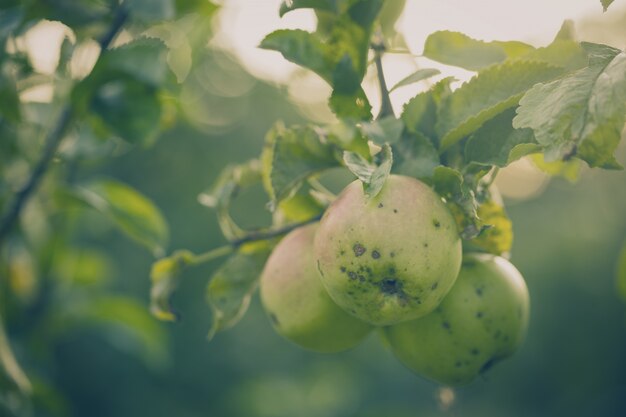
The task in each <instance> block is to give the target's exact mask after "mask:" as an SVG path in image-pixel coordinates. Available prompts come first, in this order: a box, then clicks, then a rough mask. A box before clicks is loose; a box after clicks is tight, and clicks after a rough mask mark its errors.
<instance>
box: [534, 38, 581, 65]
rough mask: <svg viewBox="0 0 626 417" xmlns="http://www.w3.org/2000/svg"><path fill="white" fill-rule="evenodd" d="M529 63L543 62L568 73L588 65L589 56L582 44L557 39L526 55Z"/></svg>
mask: <svg viewBox="0 0 626 417" xmlns="http://www.w3.org/2000/svg"><path fill="white" fill-rule="evenodd" d="M522 59H524V60H527V61H541V62H545V63H547V64H551V65H555V66H557V67H562V68H564V69H566V70H568V71H572V70H576V69H579V68H582V67H584V66H586V65H587V54H586V53H585V50H584V49H583V48H581V47H580V44H579V43H578V42H576V41H573V40H567V39H558V38H557V39H555V40H554V42H552V43H551V44H550V45H548V46H546V47H543V48H537V49H534V50H532V51H531V52H529V53H528V54H526V55H524V56H523V57H522Z"/></svg>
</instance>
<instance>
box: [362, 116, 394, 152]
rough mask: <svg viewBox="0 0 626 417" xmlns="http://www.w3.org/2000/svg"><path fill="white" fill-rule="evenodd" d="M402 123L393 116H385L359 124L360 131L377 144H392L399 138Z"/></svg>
mask: <svg viewBox="0 0 626 417" xmlns="http://www.w3.org/2000/svg"><path fill="white" fill-rule="evenodd" d="M403 129H404V124H403V123H402V120H399V119H396V118H395V117H385V118H383V119H379V120H375V121H373V122H366V123H362V124H361V132H362V133H363V135H364V136H366V137H367V138H369V139H370V140H371V141H372V142H374V143H375V144H377V145H384V144H385V143H389V144H393V143H395V142H397V141H398V140H399V139H400V135H401V134H402V130H403Z"/></svg>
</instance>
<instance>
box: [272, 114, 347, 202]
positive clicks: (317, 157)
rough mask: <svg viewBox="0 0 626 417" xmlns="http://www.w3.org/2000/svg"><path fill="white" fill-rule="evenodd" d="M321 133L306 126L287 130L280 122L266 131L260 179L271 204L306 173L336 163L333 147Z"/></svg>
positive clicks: (307, 174) (283, 196)
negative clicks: (261, 176) (268, 194)
mask: <svg viewBox="0 0 626 417" xmlns="http://www.w3.org/2000/svg"><path fill="white" fill-rule="evenodd" d="M321 133H322V132H320V131H318V130H315V129H313V128H311V127H308V126H295V127H292V128H289V129H287V128H285V127H284V126H283V125H281V124H277V125H275V126H274V128H273V129H271V130H270V131H269V132H268V134H267V136H266V142H265V148H264V150H263V156H262V158H263V161H264V166H263V178H264V184H266V186H269V189H268V192H269V193H270V197H271V198H272V201H273V202H274V204H277V203H279V202H280V201H282V200H283V199H285V198H287V197H289V196H290V195H291V193H293V192H294V191H295V190H296V189H297V188H298V187H299V186H300V185H301V184H302V181H304V180H305V179H306V178H308V177H309V176H311V175H313V174H315V173H318V172H320V171H322V170H324V169H327V168H332V167H335V166H340V164H339V161H338V160H337V157H336V153H335V149H336V148H335V147H334V146H333V145H331V144H329V143H327V142H325V141H324V138H323V135H322V134H321Z"/></svg>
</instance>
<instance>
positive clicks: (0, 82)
mask: <svg viewBox="0 0 626 417" xmlns="http://www.w3.org/2000/svg"><path fill="white" fill-rule="evenodd" d="M0 45H1V43H0ZM4 119H6V120H8V121H9V122H12V123H17V122H19V121H20V119H21V103H20V98H19V96H18V94H17V89H16V85H15V81H14V80H12V79H9V78H8V76H7V75H6V74H4V72H0V123H2V122H3V121H4Z"/></svg>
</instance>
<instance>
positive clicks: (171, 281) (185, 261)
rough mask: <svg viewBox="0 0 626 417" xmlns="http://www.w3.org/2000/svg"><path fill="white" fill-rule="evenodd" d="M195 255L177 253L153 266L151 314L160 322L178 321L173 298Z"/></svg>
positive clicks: (184, 252)
mask: <svg viewBox="0 0 626 417" xmlns="http://www.w3.org/2000/svg"><path fill="white" fill-rule="evenodd" d="M194 258H195V255H194V254H193V253H191V252H189V251H184V250H183V251H177V252H175V253H174V254H172V255H171V256H168V257H167V258H161V259H159V260H158V261H156V262H155V263H153V264H152V269H151V270H150V281H151V282H152V286H151V288H150V312H151V313H152V314H153V315H154V316H155V317H156V318H158V319H159V320H163V321H176V320H177V319H178V314H177V313H176V312H175V311H174V310H173V309H172V306H171V298H172V295H173V294H174V292H175V291H176V289H177V288H178V285H179V283H180V280H181V278H182V271H183V270H184V269H185V267H186V266H187V265H189V264H191V263H192V262H193V260H194Z"/></svg>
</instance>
